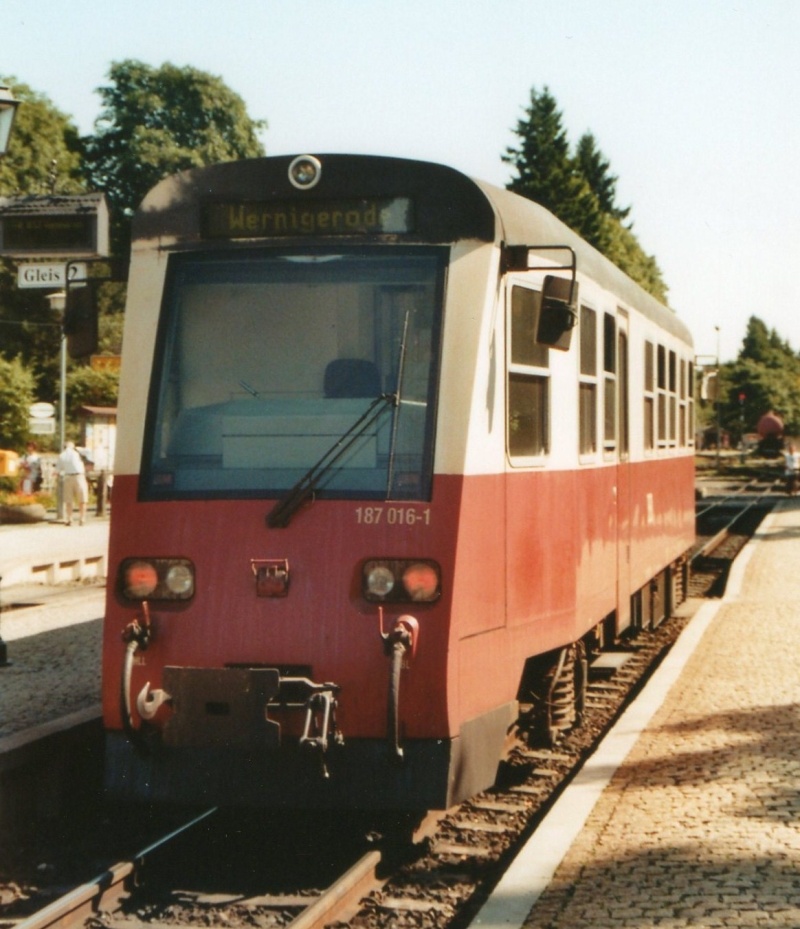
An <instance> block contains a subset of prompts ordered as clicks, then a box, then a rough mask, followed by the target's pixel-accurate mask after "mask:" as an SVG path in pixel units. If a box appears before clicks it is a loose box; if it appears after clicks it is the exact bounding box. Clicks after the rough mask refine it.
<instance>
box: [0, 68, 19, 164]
mask: <svg viewBox="0 0 800 929" xmlns="http://www.w3.org/2000/svg"><path fill="white" fill-rule="evenodd" d="M18 106H19V100H17V99H16V98H15V97H14V95H13V94H12V93H11V91H10V90H9V89H8V87H6V86H5V85H3V84H0V158H2V157H3V155H5V153H6V151H7V150H8V140H9V138H10V137H11V127H12V126H13V124H14V114H15V113H16V112H17V107H18Z"/></svg>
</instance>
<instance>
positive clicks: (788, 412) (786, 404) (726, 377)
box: [720, 316, 800, 440]
mask: <svg viewBox="0 0 800 929" xmlns="http://www.w3.org/2000/svg"><path fill="white" fill-rule="evenodd" d="M720 386H721V394H720V402H721V408H720V414H721V420H722V424H723V426H724V428H725V429H727V430H728V431H729V432H730V433H731V434H732V436H733V437H734V440H738V439H739V438H740V436H741V434H742V433H745V432H755V430H756V426H757V425H758V420H759V419H760V418H761V416H762V415H763V414H764V413H767V412H769V411H770V410H775V411H776V412H777V413H779V414H780V416H781V417H782V419H783V422H784V428H785V430H786V433H787V434H788V435H794V436H796V435H800V357H798V355H797V354H796V353H795V352H794V351H793V350H792V348H791V346H790V345H789V343H788V342H786V341H785V340H784V339H782V338H781V337H780V336H779V335H778V333H777V332H776V331H775V330H774V329H772V330H770V329H769V328H768V327H767V325H766V324H765V323H764V322H763V321H762V320H761V319H759V318H758V317H757V316H751V317H750V319H749V320H748V323H747V331H746V333H745V336H744V339H743V340H742V348H741V350H740V352H739V355H738V357H737V359H736V361H734V362H730V363H728V364H725V365H722V366H721V370H720Z"/></svg>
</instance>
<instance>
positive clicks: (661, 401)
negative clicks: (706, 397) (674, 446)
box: [656, 345, 667, 448]
mask: <svg viewBox="0 0 800 929" xmlns="http://www.w3.org/2000/svg"><path fill="white" fill-rule="evenodd" d="M656 358H657V364H656V386H657V388H658V419H657V424H658V425H657V429H658V447H659V448H666V445H667V350H666V349H665V348H664V346H663V345H659V346H658V347H657V349H656Z"/></svg>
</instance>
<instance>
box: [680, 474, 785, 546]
mask: <svg viewBox="0 0 800 929" xmlns="http://www.w3.org/2000/svg"><path fill="white" fill-rule="evenodd" d="M777 483H780V481H774V482H773V483H772V484H770V485H769V487H768V488H767V489H766V490H765V491H763V493H760V494H759V495H758V496H757V497H753V499H752V500H751V501H750V502H749V503H748V504H747V506H745V507H742V509H741V510H739V511H738V512H737V513H736V514H735V515H734V516H733V518H732V519H731V520H730V521H729V522H728V523H727V524H726V525H725V526H723V527H722V529H720V530H719V531H718V532H717V533H716V534H715V535H713V536H712V537H711V538H710V539H709V540H708V541H707V542H705V543H704V544H703V545H702V546H701V547H700V548H699V549H698V550H697V551H696V552H695V553H694V554H693V555H692V557H691V558H690V559H689V561H690V563H693V562H695V561H696V560H697V559H698V558H703V557H705V556H707V555H709V554H710V553H711V552H713V551H714V549H715V548H717V546H719V545H721V544H722V543H723V542H724V541H725V539H727V538H728V536H729V535H730V533H731V530H732V529H733V527H734V526H735V525H736V523H737V522H739V520H740V519H741V518H742V517H743V516H744V515H745V514H746V513H748V512H749V511H750V510H751V509H753V507H755V506H758V505H759V504H760V503H761V501H762V500H763V499H764V498H765V497H767V496H769V495H770V494H771V493H772V490H773V488H774V487H775V485H776V484H777ZM748 486H749V485H748ZM725 499H726V500H729V499H732V497H726V498H725ZM715 505H718V504H715ZM708 509H713V507H709V508H708ZM703 512H708V510H704V511H703ZM698 515H701V514H698Z"/></svg>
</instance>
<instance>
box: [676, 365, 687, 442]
mask: <svg viewBox="0 0 800 929" xmlns="http://www.w3.org/2000/svg"><path fill="white" fill-rule="evenodd" d="M686 417H687V407H686V359H685V358H681V359H679V360H678V445H679V446H680V447H681V448H685V447H686V445H687V444H688V440H687V433H686V427H687V419H686Z"/></svg>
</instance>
